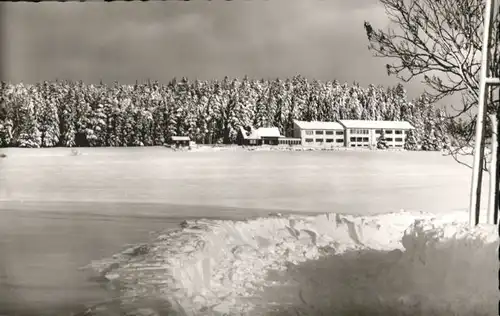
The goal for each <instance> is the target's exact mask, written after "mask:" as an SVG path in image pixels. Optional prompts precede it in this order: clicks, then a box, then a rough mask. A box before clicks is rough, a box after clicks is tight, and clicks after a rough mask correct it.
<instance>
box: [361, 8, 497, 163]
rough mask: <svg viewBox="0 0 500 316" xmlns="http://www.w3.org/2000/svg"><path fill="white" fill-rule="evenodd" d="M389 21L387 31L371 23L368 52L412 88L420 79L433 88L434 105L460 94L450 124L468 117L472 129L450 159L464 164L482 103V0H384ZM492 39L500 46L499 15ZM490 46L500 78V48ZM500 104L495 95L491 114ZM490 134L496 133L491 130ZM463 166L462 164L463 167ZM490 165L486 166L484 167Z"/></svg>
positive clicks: (489, 107)
mask: <svg viewBox="0 0 500 316" xmlns="http://www.w3.org/2000/svg"><path fill="white" fill-rule="evenodd" d="M379 1H380V3H381V4H382V5H384V8H385V12H386V14H387V17H388V19H389V21H390V27H389V28H387V29H386V30H381V29H374V28H373V26H372V25H371V24H370V23H369V22H365V24H364V27H365V31H366V35H367V37H368V41H369V47H368V48H369V49H370V50H371V51H372V52H373V54H374V56H375V57H378V58H387V59H389V60H390V63H388V64H387V65H386V68H387V73H388V74H389V75H395V76H396V77H397V78H399V79H400V80H402V81H405V82H409V81H412V80H414V79H416V78H417V77H419V78H422V83H423V84H424V85H426V86H427V87H428V88H430V91H426V92H427V93H428V94H429V97H430V98H431V100H432V101H433V102H438V101H440V100H442V99H443V98H445V97H447V96H450V95H453V94H456V93H460V94H461V97H462V103H461V104H460V107H457V106H456V105H452V109H453V110H454V111H455V112H456V113H453V114H451V113H448V114H447V115H448V118H449V119H450V120H456V119H457V118H459V117H463V116H468V117H469V118H470V122H471V124H470V126H467V127H464V128H467V129H468V130H467V131H465V130H463V131H461V132H462V133H465V132H467V133H466V135H465V136H463V135H462V136H461V137H462V139H461V140H460V141H459V148H458V149H457V148H456V149H453V150H450V152H449V153H448V154H449V155H451V156H452V157H453V158H455V160H457V162H459V163H462V164H464V162H463V161H461V160H460V159H459V156H463V155H464V154H471V152H470V151H465V150H464V149H465V148H470V146H471V145H473V142H474V128H475V120H476V119H477V118H476V113H475V108H476V107H477V105H478V100H479V72H480V57H481V49H482V36H483V32H484V26H483V16H484V9H485V4H484V1H482V0H460V1H456V0H379ZM492 22H493V29H492V33H491V34H492V38H494V39H496V41H495V40H494V42H495V43H499V42H500V10H496V12H495V15H494V18H493V21H492ZM492 44H493V43H490V50H489V54H490V56H491V57H492V58H491V63H490V65H489V71H490V72H491V74H493V75H495V74H497V75H498V74H499V73H500V68H499V63H500V56H499V55H500V52H499V49H500V48H499V45H498V44H496V45H492ZM499 108H500V100H494V98H493V91H491V93H490V96H489V99H488V104H487V110H486V111H487V113H489V114H491V113H497V112H498V110H499ZM489 129H490V130H491V128H489ZM459 160H460V161H459ZM485 165H486V164H485Z"/></svg>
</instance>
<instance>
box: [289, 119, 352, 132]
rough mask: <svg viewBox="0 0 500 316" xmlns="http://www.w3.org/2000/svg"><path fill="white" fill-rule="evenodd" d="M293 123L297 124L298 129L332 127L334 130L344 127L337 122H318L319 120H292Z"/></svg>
mask: <svg viewBox="0 0 500 316" xmlns="http://www.w3.org/2000/svg"><path fill="white" fill-rule="evenodd" d="M294 123H295V124H297V126H298V127H299V128H300V129H334V130H337V129H339V130H343V129H344V127H343V126H342V125H341V124H339V123H337V122H319V121H312V122H306V121H299V120H294Z"/></svg>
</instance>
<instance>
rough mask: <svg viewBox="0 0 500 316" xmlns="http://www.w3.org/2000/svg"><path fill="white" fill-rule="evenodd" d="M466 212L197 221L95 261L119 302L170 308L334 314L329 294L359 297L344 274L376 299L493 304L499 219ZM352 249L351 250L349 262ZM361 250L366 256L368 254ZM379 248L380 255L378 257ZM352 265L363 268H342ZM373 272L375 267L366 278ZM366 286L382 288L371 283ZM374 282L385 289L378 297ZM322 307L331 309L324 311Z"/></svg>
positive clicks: (408, 302)
mask: <svg viewBox="0 0 500 316" xmlns="http://www.w3.org/2000/svg"><path fill="white" fill-rule="evenodd" d="M467 218H468V217H467V213H465V212H456V213H453V214H448V215H446V216H440V217H436V216H433V215H431V214H426V213H416V212H400V213H391V214H384V215H377V216H370V217H356V216H350V215H340V214H324V215H319V216H289V217H269V218H259V219H255V220H247V221H238V222H235V221H217V220H196V221H189V222H184V223H183V225H182V229H179V230H175V231H166V232H162V233H159V234H157V235H156V236H155V238H154V240H153V241H152V242H151V243H148V244H144V245H138V246H132V247H130V248H128V249H126V250H125V251H123V252H122V253H120V254H117V255H115V256H113V258H110V259H105V260H101V261H98V262H93V263H92V264H91V266H92V268H93V269H95V270H97V271H99V273H100V274H101V275H102V276H103V278H104V279H105V281H106V282H108V286H109V287H110V288H111V289H115V290H116V291H117V292H118V294H119V295H120V296H121V297H122V299H123V302H125V303H128V304H132V305H134V304H135V305H134V306H135V307H137V306H138V305H137V304H139V303H138V302H141V301H142V302H144V300H148V302H151V301H152V300H154V301H155V302H158V301H162V302H163V303H162V304H163V305H162V306H163V307H162V308H165V307H164V306H165V304H166V303H165V302H168V304H167V306H168V308H170V309H173V310H178V311H179V310H182V313H184V314H187V315H222V313H229V314H231V315H233V314H241V313H250V314H259V313H264V312H265V313H268V312H269V310H271V308H272V309H274V310H275V311H277V312H276V313H277V314H276V315H285V314H279V310H280V309H281V312H283V313H285V310H286V308H295V309H297V308H298V306H299V307H300V308H302V310H303V312H304V313H305V314H321V313H326V314H329V313H331V312H332V309H331V308H335V306H333V307H332V306H328V307H327V303H326V301H328V300H329V301H330V303H331V302H332V299H331V298H332V297H336V298H337V299H338V300H337V303H338V304H343V305H344V306H345V304H346V302H347V301H346V300H348V301H349V300H350V302H349V303H350V304H351V305H352V304H353V301H352V298H353V296H352V295H351V296H349V297H346V296H345V295H344V300H343V301H342V297H341V295H339V293H350V292H349V291H348V288H351V292H352V285H347V284H344V283H348V284H352V282H353V280H354V279H351V280H350V281H349V282H344V283H343V281H346V280H345V277H346V276H347V275H349V276H350V277H352V278H357V279H356V280H357V281H356V280H354V282H358V283H359V284H358V285H360V286H361V285H363V286H364V289H365V290H363V291H364V292H363V291H361V292H360V291H359V290H357V292H356V291H355V292H352V293H351V294H353V295H357V296H358V297H359V295H365V297H364V299H363V300H361V301H363V302H368V301H369V297H367V296H370V295H371V298H372V299H374V300H375V301H377V302H378V304H382V303H381V302H386V303H387V302H389V301H391V300H392V301H393V302H397V303H399V304H403V305H405V306H409V305H411V306H413V307H414V306H415V304H416V303H417V302H419V304H420V303H421V302H424V301H425V302H427V303H428V304H430V305H429V306H431V305H432V304H434V303H435V304H441V305H442V304H448V305H447V306H448V308H449V305H450V304H455V305H456V306H458V305H460V304H458V303H460V302H462V303H463V302H470V303H471V304H472V303H476V302H475V301H474V300H476V301H477V303H483V305H484V304H485V302H486V301H485V300H486V299H488V298H492V297H493V300H490V304H491V302H493V304H494V302H495V300H496V298H495V295H496V294H497V293H496V288H495V287H496V269H497V267H498V265H495V264H496V256H495V251H496V247H497V245H496V241H497V232H496V229H495V227H485V226H483V227H478V228H476V229H469V228H468V227H467V224H466V222H467ZM350 254H355V257H354V258H350V259H349V260H347V259H346V258H348V255H350ZM363 254H368V255H365V257H364V259H363V258H362V256H363ZM375 254H376V255H375ZM382 255H383V256H385V257H384V259H383V261H381V262H379V261H380V260H379V261H377V260H378V259H380V258H378V257H377V256H379V257H380V256H382ZM351 256H352V255H351ZM370 256H371V257H370ZM377 258H378V259H377ZM377 262H379V266H377ZM341 263H342V264H343V265H342V264H341ZM354 267H357V270H353V271H350V272H349V273H348V274H346V273H345V272H346V271H347V270H345V269H347V268H354ZM384 267H385V268H384ZM367 270H371V271H372V272H373V273H374V275H372V276H367V275H364V277H363V276H362V275H363V274H365V272H366V271H367ZM293 271H295V272H293ZM341 271H344V272H341ZM294 273H295V277H294ZM273 274H274V275H281V279H282V282H280V280H279V279H280V278H278V277H274V278H273V277H270V276H271V275H273ZM402 274H403V275H404V278H402ZM335 275H336V276H335ZM332 276H334V277H333V279H332ZM329 278H330V279H329ZM335 278H336V279H335ZM341 278H344V279H343V281H342V280H341ZM360 278H361V279H363V278H364V279H363V281H359V280H360ZM290 279H294V281H295V284H293V285H290V284H288V285H287V286H291V287H292V288H295V289H296V290H297V291H295V292H297V293H298V294H297V295H294V297H292V298H290V297H288V298H284V297H282V296H281V297H280V295H278V294H279V293H281V294H283V293H292V292H294V291H291V290H290V289H291V288H290V287H289V288H287V289H284V286H285V283H290V282H289V281H290ZM314 279H316V281H315V284H314V286H311V284H312V283H311V280H314ZM328 279H329V280H330V282H326V283H325V280H328ZM318 280H319V281H318ZM405 280H406V281H405ZM492 281H493V282H492ZM360 282H361V283H360ZM313 283H314V282H313ZM367 284H369V285H370V286H372V287H374V286H376V287H377V288H375V289H373V288H372V289H370V291H368V289H369V287H367V286H366V285H367ZM490 284H493V286H489V285H490ZM363 286H361V287H363ZM458 286H460V287H461V288H460V287H458ZM308 287H309V296H310V297H309V298H308V299H307V300H306V299H304V295H307V292H308V289H307V288H308ZM377 289H380V292H379V293H378V294H377V296H376V297H373V295H375V294H374V293H376V292H374V291H373V290H377ZM401 291H403V292H401ZM295 292H294V293H295ZM316 292H318V293H317V294H315V293H316ZM319 293H321V294H322V295H320V294H319ZM370 293H371V294H370ZM472 293H474V295H472V296H471V294H472ZM313 294H314V295H313ZM332 295H334V296H332ZM292 296H293V295H292ZM322 296H324V297H323V298H322ZM433 297H434V298H433ZM264 298H265V299H264ZM273 298H275V300H274V301H273ZM321 299H323V301H320V300H321ZM465 299H467V300H466V301H464V300H465ZM264 301H265V302H266V304H263V302H264ZM333 301H335V300H333ZM392 301H391V302H392ZM134 302H135V303H134ZM141 304H143V305H144V304H145V303H141ZM155 304H156V303H155ZM325 304H326V305H325ZM387 304H389V303H387ZM390 304H393V303H390ZM277 305H278V308H276V306H277ZM330 305H331V304H330ZM462 305H463V304H462ZM486 305H487V304H486ZM257 306H260V307H261V308H260V312H259V309H257V308H256V307H257ZM263 306H265V307H263ZM273 306H274V307H273ZM308 306H309V307H308ZM318 306H322V308H324V309H325V310H324V311H322V312H321V313H320V311H318ZM478 306H480V305H478ZM143 307H144V306H143ZM337 307H338V306H337ZM148 308H151V305H149V306H148ZM304 308H305V309H304ZM307 308H312V309H311V310H307ZM367 308H370V306H367ZM461 310H462V311H463V310H464V309H463V306H462V307H461ZM458 311H459V312H460V310H458ZM399 312H400V311H399ZM399 312H398V313H399ZM398 313H395V314H398ZM385 314H388V315H389V314H390V313H389V312H387V310H386V311H385ZM381 315H382V314H381ZM469 315H473V314H471V313H469Z"/></svg>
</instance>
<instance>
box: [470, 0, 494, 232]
mask: <svg viewBox="0 0 500 316" xmlns="http://www.w3.org/2000/svg"><path fill="white" fill-rule="evenodd" d="M492 4H493V3H492V0H486V7H485V11H484V32H483V46H482V56H481V73H480V77H479V78H480V84H479V103H478V108H477V119H476V139H475V144H474V162H473V166H472V181H471V182H472V183H471V191H470V204H469V224H470V225H471V226H476V225H477V224H479V215H480V211H481V183H482V180H483V161H484V119H485V113H486V111H485V104H486V102H485V101H486V100H485V98H486V87H487V86H486V78H487V77H488V57H489V48H490V45H489V44H490V33H491V20H492V19H493V16H492V15H493V10H492Z"/></svg>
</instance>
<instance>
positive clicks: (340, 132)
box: [306, 130, 344, 136]
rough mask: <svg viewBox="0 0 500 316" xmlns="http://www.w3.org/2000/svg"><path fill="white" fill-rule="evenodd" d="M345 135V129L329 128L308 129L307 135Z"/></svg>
mask: <svg viewBox="0 0 500 316" xmlns="http://www.w3.org/2000/svg"><path fill="white" fill-rule="evenodd" d="M334 134H335V135H341V136H343V135H344V131H329V130H326V131H325V130H316V131H306V135H334Z"/></svg>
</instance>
